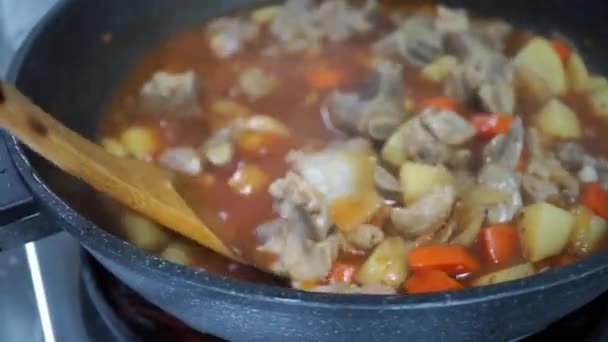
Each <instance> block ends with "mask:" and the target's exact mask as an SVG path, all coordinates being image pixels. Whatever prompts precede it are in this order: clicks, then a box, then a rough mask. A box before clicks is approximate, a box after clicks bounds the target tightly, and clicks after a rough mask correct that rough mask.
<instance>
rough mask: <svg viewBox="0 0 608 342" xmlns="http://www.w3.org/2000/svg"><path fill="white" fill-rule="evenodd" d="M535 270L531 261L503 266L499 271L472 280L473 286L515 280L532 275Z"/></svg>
mask: <svg viewBox="0 0 608 342" xmlns="http://www.w3.org/2000/svg"><path fill="white" fill-rule="evenodd" d="M535 272H536V271H535V270H534V266H532V264H531V263H529V262H527V263H525V264H520V265H516V266H513V267H509V268H505V269H503V270H500V271H496V272H492V273H488V274H486V275H484V276H481V277H479V278H477V279H475V280H474V281H473V286H485V285H492V284H498V283H504V282H507V281H511V280H517V279H521V278H525V277H529V276H531V275H533V274H534V273H535Z"/></svg>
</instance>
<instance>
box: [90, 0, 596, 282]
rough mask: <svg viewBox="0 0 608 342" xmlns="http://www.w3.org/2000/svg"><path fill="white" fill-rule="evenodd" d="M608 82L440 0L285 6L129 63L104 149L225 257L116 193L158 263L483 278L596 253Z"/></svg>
mask: <svg viewBox="0 0 608 342" xmlns="http://www.w3.org/2000/svg"><path fill="white" fill-rule="evenodd" d="M607 116H608V81H607V80H606V78H604V77H603V76H600V75H596V74H593V73H592V72H590V71H589V70H587V68H586V66H585V63H584V60H583V58H582V57H581V56H580V54H579V53H578V52H577V50H576V47H575V45H574V44H572V43H570V42H566V41H565V40H563V39H559V38H552V37H542V36H538V35H536V34H534V33H531V32H526V31H522V30H518V29H516V28H513V27H512V26H511V25H509V24H508V23H506V22H503V21H501V20H497V19H492V18H480V17H477V16H473V15H470V14H469V13H468V12H467V11H466V10H462V9H453V8H447V7H443V6H440V5H429V4H427V3H425V4H423V5H420V4H416V5H408V6H402V5H401V6H399V7H396V6H395V5H393V4H392V2H380V3H379V2H376V1H374V0H369V1H361V2H347V1H341V0H333V1H322V2H314V1H299V0H290V1H287V2H285V3H284V4H281V5H272V6H267V7H262V8H257V9H253V10H251V11H247V12H241V13H236V14H232V15H229V16H225V17H221V18H217V19H214V20H212V21H210V22H208V23H206V24H204V25H203V26H201V27H196V28H193V29H192V30H190V31H187V32H182V33H179V34H176V35H175V36H173V37H171V39H169V40H168V41H166V42H164V43H163V44H162V45H160V46H159V47H158V48H157V49H155V50H153V51H151V52H150V53H149V54H148V55H147V56H146V57H145V58H143V59H142V60H141V61H139V62H138V63H137V64H136V65H135V66H134V68H133V70H132V71H131V73H130V74H128V75H127V76H126V81H125V84H124V85H123V86H122V88H121V90H120V91H119V93H118V94H117V96H116V98H115V99H114V101H113V102H112V104H111V105H110V107H109V110H108V112H107V114H106V115H105V117H104V119H103V122H102V125H101V127H100V131H99V135H100V136H101V139H100V144H101V145H103V146H104V147H105V148H106V149H107V150H108V151H110V152H111V153H113V154H115V155H118V156H120V157H124V158H138V159H141V160H145V161H148V162H151V163H158V164H160V165H162V166H163V167H165V168H167V169H168V170H170V171H171V172H173V173H174V175H175V186H176V188H177V189H178V191H179V192H180V194H181V195H182V196H183V197H184V198H185V199H186V201H187V202H188V203H189V204H190V206H191V207H192V208H193V209H194V211H195V212H196V213H197V214H198V215H199V216H200V217H201V219H202V220H203V221H204V222H205V223H206V224H207V225H208V226H209V227H210V228H211V229H212V230H213V231H214V232H215V233H216V234H217V235H218V236H219V237H220V238H221V239H222V240H223V241H225V242H226V243H227V244H228V245H230V246H231V247H232V248H233V249H234V250H236V251H237V252H238V253H239V254H241V255H242V256H243V257H245V258H246V259H248V260H251V261H252V262H253V263H255V264H257V265H260V266H263V267H264V268H266V269H270V270H272V271H273V272H274V273H275V274H276V275H278V276H280V277H281V278H283V279H287V280H288V282H284V281H282V280H278V278H274V277H272V276H269V275H266V274H262V273H260V272H257V271H255V270H254V269H253V268H250V267H247V266H242V265H237V264H235V263H231V262H229V261H226V260H225V259H223V258H222V257H220V256H218V255H215V254H213V253H212V252H209V251H208V250H206V249H204V248H203V247H201V246H198V245H196V244H194V243H193V242H189V241H187V240H186V239H184V238H182V237H178V236H175V235H174V234H172V233H169V232H168V231H167V230H165V229H164V228H162V227H160V226H158V225H157V224H155V223H153V222H151V221H149V220H148V219H147V218H144V217H141V216H139V215H136V214H134V213H132V212H129V211H127V210H125V209H123V208H121V207H117V206H115V204H110V203H109V204H108V206H109V207H110V208H111V212H112V216H113V217H115V218H116V220H117V222H119V224H118V225H117V226H118V227H120V229H118V234H119V235H121V236H122V237H124V238H125V239H126V240H127V241H129V242H131V243H132V244H134V245H135V246H137V247H140V248H143V249H145V250H147V251H149V252H151V253H156V254H158V255H160V256H161V257H163V258H166V259H168V260H170V261H173V262H177V263H181V264H184V265H187V266H191V267H201V268H205V269H208V270H210V271H211V272H216V273H220V274H224V275H228V276H233V277H238V278H241V279H246V280H255V281H262V282H269V283H273V284H283V283H288V284H289V285H290V286H293V287H295V288H298V289H303V290H308V291H319V292H338V293H373V294H392V293H404V294H414V293H420V292H432V291H443V290H454V289H460V288H464V287H468V286H481V285H489V284H494V283H498V282H504V281H510V280H515V279H519V278H523V277H526V276H531V275H533V274H536V273H538V272H542V271H544V270H546V269H548V268H551V267H558V266H560V265H564V264H567V263H571V262H575V261H577V260H578V259H579V258H581V257H584V256H586V255H588V254H590V253H593V252H595V251H597V250H598V249H600V248H601V247H602V246H603V245H604V243H605V239H606V228H607V227H606V221H605V220H606V218H608V191H607V190H606V189H608V162H607V160H606V159H605V156H606V150H605V148H604V147H603V146H606V145H605V144H604V143H603V140H602V139H603V138H602V136H603V135H604V134H605V133H606V125H607V123H606V121H605V118H606V117H607Z"/></svg>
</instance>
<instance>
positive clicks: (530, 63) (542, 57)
mask: <svg viewBox="0 0 608 342" xmlns="http://www.w3.org/2000/svg"><path fill="white" fill-rule="evenodd" d="M514 62H515V64H516V65H518V66H523V67H524V68H526V69H527V70H529V71H531V72H534V73H536V75H538V76H539V77H541V78H542V79H543V80H545V82H546V83H547V86H548V87H549V89H550V90H551V93H552V94H554V95H558V94H562V93H563V92H564V91H565V90H566V73H565V70H564V64H563V63H562V60H561V58H560V56H559V54H558V53H557V52H556V51H555V49H554V48H553V46H552V44H551V43H550V42H549V41H548V40H546V39H544V38H540V37H536V38H533V39H532V40H530V41H529V42H528V44H527V45H526V46H525V47H524V48H523V49H521V51H520V52H519V53H518V54H517V56H516V57H515V60H514Z"/></svg>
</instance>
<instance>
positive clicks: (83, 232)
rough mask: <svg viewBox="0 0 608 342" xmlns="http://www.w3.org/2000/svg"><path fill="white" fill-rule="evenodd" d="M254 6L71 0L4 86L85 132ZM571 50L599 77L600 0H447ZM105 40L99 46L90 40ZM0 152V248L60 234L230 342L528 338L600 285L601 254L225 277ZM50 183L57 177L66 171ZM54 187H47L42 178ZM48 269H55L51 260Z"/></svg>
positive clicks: (7, 150) (24, 156)
mask: <svg viewBox="0 0 608 342" xmlns="http://www.w3.org/2000/svg"><path fill="white" fill-rule="evenodd" d="M259 2H260V1H245V0H231V1H228V0H222V1H219V0H218V1H203V0H199V1H197V0H173V1H169V0H129V1H125V0H86V1H85V0H82V1H67V2H64V3H62V4H61V5H59V6H57V7H56V8H55V9H54V10H53V11H52V13H51V14H49V15H48V16H47V17H46V18H45V19H44V20H43V21H42V22H41V23H40V25H38V27H37V28H36V29H35V30H34V32H33V33H32V34H31V35H30V37H29V39H28V40H27V42H26V43H25V45H24V46H23V47H22V49H21V50H20V51H19V53H18V55H17V57H16V58H15V60H14V62H13V64H12V68H11V72H10V78H11V79H12V80H13V81H14V82H16V84H17V86H18V87H19V88H20V89H21V90H22V91H23V92H24V93H26V94H28V95H30V96H31V97H32V98H33V100H34V101H35V102H36V103H38V104H40V105H42V106H43V107H44V108H45V109H47V110H48V111H49V112H51V113H55V114H56V115H58V118H59V119H60V120H61V121H63V122H64V123H65V124H66V125H68V126H70V127H71V128H73V129H75V130H77V131H79V132H81V133H83V134H84V135H88V136H91V135H92V134H93V133H94V131H95V124H96V122H97V119H98V118H99V115H100V114H101V113H102V108H103V106H104V104H105V103H106V102H107V101H108V100H109V98H110V96H111V94H112V91H113V90H114V89H115V86H116V85H117V84H119V83H120V82H121V80H122V77H123V76H124V75H125V74H126V72H127V71H128V69H129V66H130V65H131V64H132V63H134V61H136V60H137V59H138V58H139V57H141V56H142V55H143V54H144V53H145V52H146V51H147V50H148V49H150V48H151V47H153V46H154V44H156V43H158V42H159V41H160V40H162V39H163V38H166V37H167V36H168V35H169V34H171V33H172V32H175V31H178V30H181V29H184V28H187V27H190V26H192V25H195V24H200V23H202V22H204V21H205V20H206V19H208V18H210V17H212V16H218V15H221V14H225V13H227V12H228V11H230V10H233V9H236V8H242V7H244V6H249V5H252V4H254V3H259ZM448 4H452V5H461V6H465V7H469V8H472V9H475V10H477V11H478V12H480V13H481V14H486V15H491V16H500V17H503V18H505V19H507V20H509V21H511V22H512V23H514V24H516V25H520V26H524V27H529V28H533V29H535V30H538V31H541V32H544V33H550V32H551V30H552V29H559V31H561V32H562V33H564V34H566V36H569V37H570V38H572V39H573V41H575V42H576V43H577V44H578V47H579V48H580V50H581V51H582V52H583V54H584V55H585V56H586V58H587V60H589V61H591V64H592V65H593V66H594V67H595V70H596V71H598V72H604V73H606V71H608V68H606V65H605V64H604V65H602V64H601V63H600V62H602V61H605V60H608V50H607V49H604V48H603V47H602V44H604V43H605V42H607V41H608V39H607V38H608V21H606V18H608V2H605V1H602V0H598V1H584V2H583V1H569V0H565V1H531V0H529V1H501V2H498V1H484V0H478V1H449V2H448ZM105 32H112V33H114V36H115V39H114V42H113V44H111V45H110V46H105V45H103V44H102V43H101V40H100V37H101V35H102V34H103V33H105ZM3 138H4V139H2V140H1V141H2V142H3V144H0V194H1V196H0V210H1V212H0V224H2V226H0V248H10V247H12V246H15V245H17V244H19V243H23V242H24V241H28V240H32V239H36V238H39V237H41V236H44V235H47V234H49V233H51V232H53V231H56V230H57V229H59V228H61V229H64V230H66V231H67V232H69V233H70V234H72V235H73V236H74V237H76V238H77V239H79V240H80V242H81V243H82V245H83V246H84V247H85V248H86V249H88V250H89V251H90V252H91V253H92V254H93V255H94V256H95V257H96V258H97V259H98V260H99V261H100V262H101V263H102V264H103V265H104V266H105V267H107V268H108V269H109V270H110V271H111V272H113V273H114V274H115V275H116V276H117V277H118V278H120V279H121V280H122V281H124V282H125V283H126V284H128V285H129V286H130V287H132V288H133V289H135V290H137V291H138V292H140V293H141V294H142V295H143V296H144V297H146V298H147V299H149V300H150V301H151V302H153V303H155V304H157V305H158V306H160V307H161V308H163V309H165V310H166V311H168V312H170V313H172V314H174V315H175V316H177V317H178V318H180V319H182V320H183V321H185V322H186V323H187V324H189V325H191V326H192V327H194V328H196V329H198V330H200V331H204V332H209V333H212V334H214V335H217V336H221V337H223V338H226V339H229V340H235V341H284V340H297V341H301V340H311V341H321V340H327V341H336V340H340V341H342V340H364V341H372V340H374V341H375V340H382V341H394V340H409V341H422V340H424V341H430V340H448V341H477V340H483V341H494V340H509V339H514V338H518V337H521V336H524V335H528V334H531V333H534V332H536V331H538V330H540V329H542V328H544V327H545V326H547V325H548V324H549V323H551V322H552V321H555V320H556V319H558V318H560V317H562V316H564V315H565V314H566V313H568V312H571V311H573V310H574V309H575V308H577V307H580V306H581V305H583V304H584V303H586V302H589V301H591V300H592V299H594V298H595V297H596V296H598V295H599V294H600V293H602V292H604V291H606V290H607V289H608V251H604V252H602V253H599V254H597V255H595V256H592V257H590V258H587V259H585V260H584V261H582V262H579V263H576V264H573V265H570V266H566V267H562V268H559V269H555V270H550V271H547V272H545V273H543V274H540V275H537V276H533V277H530V278H527V279H523V280H519V281H514V282H509V283H504V284H500V285H496V286H489V287H482V288H473V289H467V290H462V291H457V292H445V293H437V294H427V295H415V296H404V295H401V296H360V295H356V296H345V295H333V294H313V293H305V292H300V291H296V290H292V289H288V288H279V287H271V286H265V285H258V284H252V283H245V282H240V281H235V280H228V279H225V278H223V277H220V276H216V275H213V274H210V273H207V272H204V271H195V270H191V269H187V268H185V267H181V266H178V265H175V264H171V263H168V262H164V261H162V260H160V259H158V258H156V257H153V256H151V255H148V254H146V253H145V252H143V251H141V250H138V249H136V248H134V247H132V246H130V245H129V244H127V243H125V242H123V241H121V240H119V239H117V238H115V237H114V236H112V235H110V234H108V233H106V232H105V231H104V230H102V229H100V228H99V227H98V226H96V225H95V224H94V223H92V222H91V221H89V220H88V219H87V218H85V217H83V216H81V215H80V214H78V213H77V212H76V211H75V210H74V209H72V208H71V207H70V206H69V205H68V204H67V203H66V202H65V201H63V200H62V199H61V198H59V197H58V196H57V195H55V194H54V193H53V192H52V191H50V190H49V188H48V186H47V185H46V184H47V183H46V182H45V177H46V176H48V174H47V171H45V170H47V169H46V168H40V166H39V164H38V163H35V164H33V163H32V160H33V156H31V155H30V154H29V153H28V152H27V151H25V150H24V149H23V148H22V147H21V146H20V145H19V144H18V143H17V142H16V141H15V140H14V139H13V138H12V137H10V136H3ZM62 177H65V178H62V179H59V180H58V183H63V182H65V183H68V182H71V180H70V179H68V178H67V176H62ZM56 181H57V180H56ZM57 262H61V260H57Z"/></svg>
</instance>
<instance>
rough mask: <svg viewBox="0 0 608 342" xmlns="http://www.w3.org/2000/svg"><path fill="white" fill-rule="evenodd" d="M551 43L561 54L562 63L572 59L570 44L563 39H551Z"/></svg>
mask: <svg viewBox="0 0 608 342" xmlns="http://www.w3.org/2000/svg"><path fill="white" fill-rule="evenodd" d="M551 45H553V49H554V50H555V52H557V54H558V55H559V58H560V59H561V61H562V63H564V64H566V63H568V61H569V59H570V47H569V46H568V44H566V43H564V42H562V41H561V40H558V39H553V40H551Z"/></svg>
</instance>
